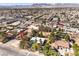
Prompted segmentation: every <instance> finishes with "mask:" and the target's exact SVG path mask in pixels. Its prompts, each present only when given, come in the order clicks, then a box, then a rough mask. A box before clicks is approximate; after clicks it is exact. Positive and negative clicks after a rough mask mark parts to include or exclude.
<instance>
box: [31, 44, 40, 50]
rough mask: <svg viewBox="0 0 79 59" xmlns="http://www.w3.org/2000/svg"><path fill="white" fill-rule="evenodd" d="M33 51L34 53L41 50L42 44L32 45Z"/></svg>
mask: <svg viewBox="0 0 79 59" xmlns="http://www.w3.org/2000/svg"><path fill="white" fill-rule="evenodd" d="M32 50H33V51H37V50H40V44H38V43H33V44H32Z"/></svg>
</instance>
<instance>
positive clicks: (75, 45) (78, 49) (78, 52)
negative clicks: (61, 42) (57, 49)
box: [73, 44, 79, 56]
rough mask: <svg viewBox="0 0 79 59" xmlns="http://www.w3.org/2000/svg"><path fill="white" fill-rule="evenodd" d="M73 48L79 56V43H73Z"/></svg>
mask: <svg viewBox="0 0 79 59" xmlns="http://www.w3.org/2000/svg"><path fill="white" fill-rule="evenodd" d="M73 49H74V54H75V56H79V46H78V45H77V44H73Z"/></svg>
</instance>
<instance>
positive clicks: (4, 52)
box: [0, 45, 34, 56]
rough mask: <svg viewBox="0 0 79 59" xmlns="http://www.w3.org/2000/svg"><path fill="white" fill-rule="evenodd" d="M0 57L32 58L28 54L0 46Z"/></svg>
mask: <svg viewBox="0 0 79 59" xmlns="http://www.w3.org/2000/svg"><path fill="white" fill-rule="evenodd" d="M0 56H34V55H33V54H31V53H30V52H29V53H28V52H23V51H20V50H18V49H15V48H13V47H8V46H4V45H0Z"/></svg>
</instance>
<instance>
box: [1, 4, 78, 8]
mask: <svg viewBox="0 0 79 59" xmlns="http://www.w3.org/2000/svg"><path fill="white" fill-rule="evenodd" d="M55 7H78V8H79V4H77V3H52V4H51V3H0V8H55Z"/></svg>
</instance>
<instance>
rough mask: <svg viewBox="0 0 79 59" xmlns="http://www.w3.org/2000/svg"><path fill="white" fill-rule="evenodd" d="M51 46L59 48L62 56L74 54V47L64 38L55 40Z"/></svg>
mask: <svg viewBox="0 0 79 59" xmlns="http://www.w3.org/2000/svg"><path fill="white" fill-rule="evenodd" d="M51 48H52V49H53V48H55V49H57V50H58V52H59V53H60V55H62V56H65V55H71V54H74V51H73V49H72V48H70V47H69V43H68V42H66V41H63V40H58V41H55V42H54V43H52V44H51ZM70 53H71V54H70Z"/></svg>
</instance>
